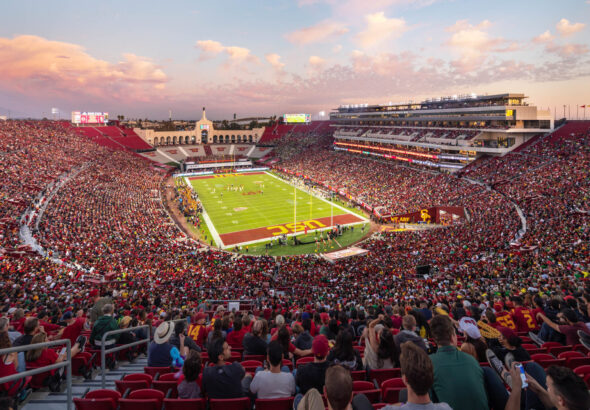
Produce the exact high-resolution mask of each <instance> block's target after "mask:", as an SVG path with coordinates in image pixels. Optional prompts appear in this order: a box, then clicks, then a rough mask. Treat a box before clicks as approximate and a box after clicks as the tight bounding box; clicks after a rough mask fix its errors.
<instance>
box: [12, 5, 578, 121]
mask: <svg viewBox="0 0 590 410" xmlns="http://www.w3.org/2000/svg"><path fill="white" fill-rule="evenodd" d="M1 9H2V11H1V13H0V115H7V114H8V112H9V111H10V114H11V115H12V116H13V117H25V116H27V117H28V116H32V117H42V116H49V113H50V111H51V108H52V107H57V108H59V109H60V111H61V113H62V114H61V116H62V118H69V115H70V114H69V113H70V111H72V110H81V111H107V112H109V113H110V115H111V118H112V117H116V116H117V115H119V114H121V115H125V116H126V117H131V118H138V117H140V118H146V117H147V118H153V119H163V118H167V117H168V110H172V116H173V117H174V118H177V119H195V118H196V117H197V116H199V115H200V109H201V107H202V106H206V107H207V113H208V117H209V118H211V119H223V118H230V117H231V116H233V113H236V114H237V116H238V117H246V116H265V115H272V114H277V115H281V114H282V113H285V112H293V113H295V112H305V113H311V114H313V115H314V118H315V116H317V114H318V112H319V111H326V113H327V112H329V111H330V110H331V109H333V108H336V107H337V106H338V105H340V104H351V103H352V104H355V103H356V104H359V103H368V104H374V103H375V104H382V103H387V102H389V101H392V102H401V101H408V100H414V101H418V100H421V99H423V98H427V97H438V96H445V95H453V94H466V93H472V92H475V93H489V94H494V93H500V92H522V93H525V94H526V95H528V96H530V99H529V103H530V104H534V105H538V106H541V107H543V108H547V107H551V110H552V111H553V107H557V111H558V114H559V115H560V116H561V115H562V114H563V105H564V104H566V105H570V106H571V107H570V109H571V114H572V117H574V118H575V115H576V105H582V104H587V105H589V106H590V27H589V24H590V0H561V1H550V0H535V1H528V0H527V1H525V0H519V1H504V0H496V1H494V2H488V1H479V0H340V1H336V0H292V1H287V0H268V1H267V0H252V1H243V0H242V1H239V0H220V1H215V2H213V1H197V0H168V1H151V0H103V1H96V2H88V1H81V0H78V1H61V0H56V1H39V0H4V1H2V4H1ZM581 112H582V111H580V114H581ZM566 114H567V112H566ZM587 118H590V109H589V110H588V111H587Z"/></svg>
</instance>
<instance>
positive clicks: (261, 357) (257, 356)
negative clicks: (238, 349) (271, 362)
mask: <svg viewBox="0 0 590 410" xmlns="http://www.w3.org/2000/svg"><path fill="white" fill-rule="evenodd" d="M243 360H244V361H246V360H258V361H259V362H264V361H265V360H266V356H265V355H263V354H246V355H244V358H243Z"/></svg>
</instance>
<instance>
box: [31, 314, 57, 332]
mask: <svg viewBox="0 0 590 410" xmlns="http://www.w3.org/2000/svg"><path fill="white" fill-rule="evenodd" d="M48 318H49V316H48V315H47V311H45V310H42V311H41V312H39V314H38V315H37V319H39V326H41V327H43V330H45V331H46V332H56V331H58V330H61V329H62V327H61V326H60V325H55V324H53V323H49V322H48V321H47V319H48Z"/></svg>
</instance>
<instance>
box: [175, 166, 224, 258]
mask: <svg viewBox="0 0 590 410" xmlns="http://www.w3.org/2000/svg"><path fill="white" fill-rule="evenodd" d="M184 180H185V181H186V183H187V185H188V186H189V187H190V188H191V190H193V191H194V189H193V184H191V183H190V181H189V179H188V177H184ZM197 194H198V192H197ZM201 207H202V208H203V212H202V213H201V214H202V215H203V220H204V221H205V223H206V224H207V227H208V228H209V232H210V233H211V236H212V237H213V240H214V241H215V246H217V247H219V248H222V249H225V247H224V245H223V242H222V241H221V237H220V236H219V233H217V230H216V229H215V226H214V225H213V222H212V221H211V218H209V215H208V214H207V210H206V209H205V205H203V203H202V202H201Z"/></svg>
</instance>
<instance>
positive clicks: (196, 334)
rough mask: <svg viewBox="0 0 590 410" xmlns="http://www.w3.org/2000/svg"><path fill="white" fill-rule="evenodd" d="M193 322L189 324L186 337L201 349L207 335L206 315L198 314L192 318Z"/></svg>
mask: <svg viewBox="0 0 590 410" xmlns="http://www.w3.org/2000/svg"><path fill="white" fill-rule="evenodd" d="M193 320H194V323H191V325H190V327H189V329H188V335H189V336H190V338H191V339H193V340H194V341H195V343H196V344H197V345H199V346H200V347H201V348H203V347H204V346H205V342H206V341H207V334H208V333H209V332H208V331H207V325H206V324H205V322H206V320H207V315H206V314H205V313H203V312H199V313H197V314H196V315H195V316H194V318H193ZM232 333H233V332H232Z"/></svg>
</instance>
